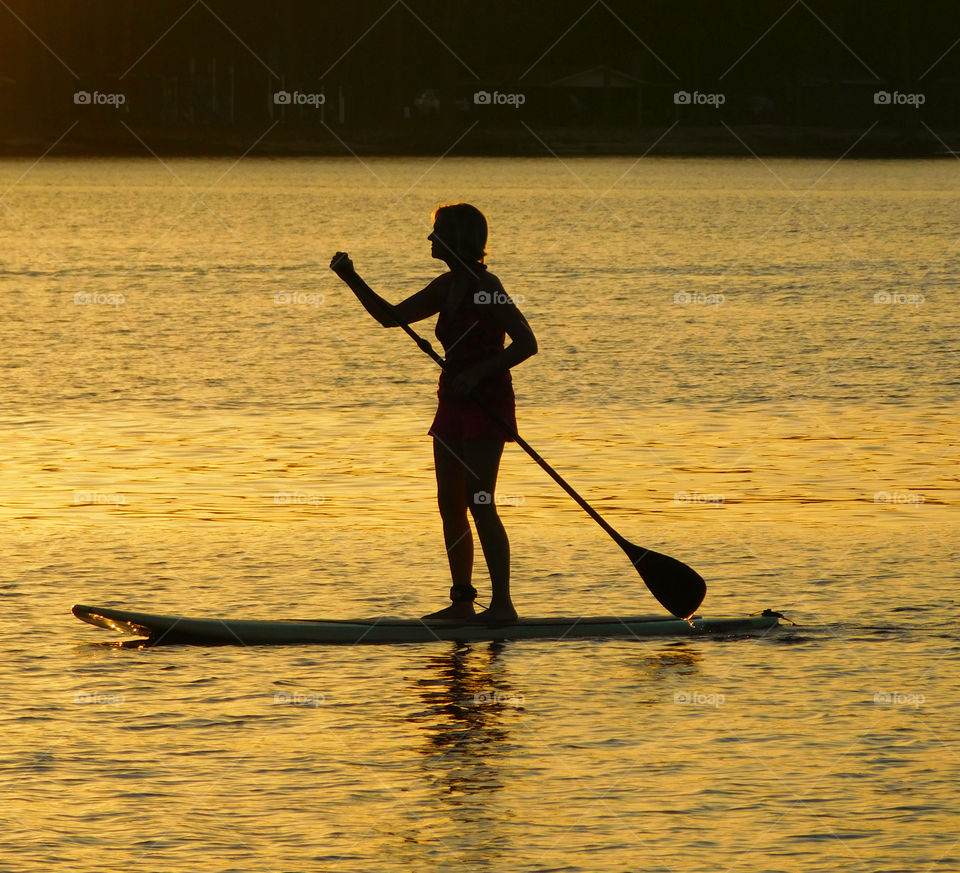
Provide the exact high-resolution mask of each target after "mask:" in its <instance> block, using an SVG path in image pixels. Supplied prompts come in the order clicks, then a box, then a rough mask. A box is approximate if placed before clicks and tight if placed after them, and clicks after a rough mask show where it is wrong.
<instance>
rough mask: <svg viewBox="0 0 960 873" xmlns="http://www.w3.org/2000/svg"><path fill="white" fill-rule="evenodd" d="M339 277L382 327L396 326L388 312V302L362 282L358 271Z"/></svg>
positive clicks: (389, 311)
mask: <svg viewBox="0 0 960 873" xmlns="http://www.w3.org/2000/svg"><path fill="white" fill-rule="evenodd" d="M340 278H341V279H343V281H344V282H345V283H346V284H347V286H348V287H349V288H350V290H351V291H353V293H354V294H356V295H357V299H358V300H359V301H360V302H361V303H362V304H363V308H364V309H366V310H367V312H369V313H370V315H371V316H373V318H375V319H376V320H377V321H378V322H379V323H380V324H381V325H383V327H396V326H397V320H396V319H395V318H394V317H393V316H392V315H391V314H390V313H391V306H390V304H389V303H387V301H386V300H384V299H383V298H382V297H381V296H380V295H379V294H377V292H376V291H374V290H373V289H372V288H371V287H370V286H369V285H368V284H367V283H366V282H364V281H363V279H361V278H360V276H359V274H358V273H352V274H348V275H346V276H341V277H340Z"/></svg>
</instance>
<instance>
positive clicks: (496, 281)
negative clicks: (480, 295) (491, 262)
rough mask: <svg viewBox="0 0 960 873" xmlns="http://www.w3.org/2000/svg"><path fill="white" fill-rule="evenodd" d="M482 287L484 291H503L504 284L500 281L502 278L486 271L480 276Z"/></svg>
mask: <svg viewBox="0 0 960 873" xmlns="http://www.w3.org/2000/svg"><path fill="white" fill-rule="evenodd" d="M479 279H480V287H481V288H482V289H483V290H484V291H502V290H503V282H501V281H500V277H499V276H497V274H496V273H491V272H490V271H489V270H484V271H483V272H482V273H481V274H480V276H479Z"/></svg>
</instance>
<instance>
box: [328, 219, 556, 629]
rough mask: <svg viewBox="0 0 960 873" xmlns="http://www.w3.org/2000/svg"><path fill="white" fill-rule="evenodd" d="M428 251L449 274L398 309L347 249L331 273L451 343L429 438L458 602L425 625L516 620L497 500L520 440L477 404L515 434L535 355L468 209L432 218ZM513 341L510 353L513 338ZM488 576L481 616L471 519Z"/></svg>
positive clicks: (393, 321)
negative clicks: (432, 325)
mask: <svg viewBox="0 0 960 873" xmlns="http://www.w3.org/2000/svg"><path fill="white" fill-rule="evenodd" d="M427 239H429V240H430V242H431V244H432V248H431V250H430V254H431V256H432V257H434V258H437V259H438V260H441V261H444V262H445V263H446V265H447V267H448V268H449V269H448V271H447V272H445V273H441V274H440V275H439V276H437V278H436V279H434V280H433V281H432V282H431V283H430V284H429V285H427V287H426V288H424V289H423V290H422V291H418V292H417V293H416V294H413V295H412V296H410V297H408V298H407V299H406V300H404V301H403V302H402V303H399V304H397V305H396V306H395V307H394V308H393V312H394V314H395V318H393V317H391V316H390V315H389V312H390V309H389V307H388V306H386V305H385V301H384V300H383V298H381V297H380V296H379V295H378V294H376V293H375V292H374V291H373V290H372V289H371V288H370V286H369V285H367V283H366V282H364V281H363V279H361V278H360V276H359V275H358V274H357V272H356V270H354V268H353V263H352V262H351V260H350V258H349V257H348V256H347V254H346V253H345V252H337V253H336V254H335V255H334V256H333V260H332V261H331V262H330V268H331V269H332V270H333V271H334V272H335V273H336V274H337V275H338V276H339V277H340V278H341V279H342V280H343V281H344V282H345V283H346V284H347V285H349V286H350V289H351V290H352V291H353V293H354V294H356V295H357V298H358V299H359V300H360V302H361V303H362V304H363V306H364V308H365V309H366V310H367V312H369V313H370V315H372V316H373V317H374V318H375V319H376V320H377V321H378V322H379V323H380V324H381V325H383V327H396V326H398V324H400V323H401V322H402V323H404V324H410V323H412V322H415V321H420V320H421V319H424V318H429V317H430V316H432V315H439V317H438V319H437V327H436V335H437V339H439V340H440V342H441V343H442V345H443V350H444V353H445V358H446V368H445V369H444V370H443V372H441V374H440V386H439V389H438V391H437V396H438V399H439V403H438V406H437V414H436V416H435V418H434V420H433V424H432V425H431V427H430V430H429V431H428V433H429V434H430V436H432V437H433V459H434V465H435V467H436V472H437V500H438V503H439V506H440V518H441V520H442V522H443V538H444V542H445V544H446V548H447V558H448V560H449V562H450V574H451V576H452V578H453V586H452V587H451V588H450V600H451V601H452V603H451V605H450V606H448V607H446V608H445V609H441V610H439V611H438V612H433V613H431V614H430V615H426V616H424V618H428V619H433V618H441V619H465V620H470V619H474V620H477V621H488V622H511V621H516V618H517V611H516V610H515V609H514V607H513V603H512V601H511V599H510V543H509V541H508V540H507V534H506V531H505V530H504V529H503V523H502V522H501V521H500V516H499V515H498V514H497V503H496V499H495V494H496V487H497V473H498V471H499V468H500V457H501V455H502V454H503V445H504V442H506V441H508V440H509V441H511V442H512V441H513V437H511V436H510V435H509V434H506V433H505V432H504V430H503V428H502V427H501V426H500V425H499V424H497V423H496V421H494V420H493V418H492V417H491V416H489V415H488V414H487V413H486V412H484V410H483V408H482V407H481V406H480V405H479V404H478V403H477V402H476V400H475V398H477V397H479V398H481V399H482V401H483V404H484V406H486V407H488V408H491V409H493V410H494V411H495V412H496V413H497V415H498V416H499V417H500V418H502V419H503V420H504V421H505V422H506V423H507V424H509V425H510V426H511V427H512V428H513V429H514V430H516V417H515V409H514V394H513V384H512V380H511V377H510V368H511V367H514V366H516V365H517V364H519V363H520V362H521V361H525V360H526V359H527V358H529V357H530V356H531V355H534V354H536V352H537V340H536V337H535V336H534V335H533V331H532V330H531V329H530V325H529V324H527V320H526V319H525V318H524V317H523V315H522V314H521V313H520V310H519V309H517V307H516V306H515V305H514V303H513V301H512V300H511V299H510V297H509V296H508V295H507V294H506V292H505V291H504V290H503V285H502V284H501V283H500V280H499V279H498V278H497V277H496V276H494V275H493V274H492V273H490V272H489V271H488V270H487V266H486V264H484V262H483V261H484V258H485V257H486V245H487V220H486V218H484V215H483V213H482V212H481V211H480V210H479V209H477V208H476V207H475V206H471V205H470V204H468V203H457V204H451V205H447V206H441V207H439V208H438V209H436V210H435V211H434V213H433V232H432V233H431V234H430V236H428V237H427ZM507 335H509V337H510V339H511V343H510V345H509V346H507V347H506V348H504V341H505V337H506V336H507ZM468 512H469V514H470V515H471V516H473V523H474V525H475V526H476V528H477V536H478V537H479V538H480V545H481V547H482V549H483V555H484V558H485V559H486V562H487V568H488V569H489V571H490V582H491V587H492V597H491V600H490V607H489V609H486V610H484V611H483V612H481V613H479V614H477V613H476V612H475V610H474V606H473V601H474V600H475V599H476V596H477V590H476V588H474V587H473V584H472V575H473V536H472V534H471V532H470V524H469V522H468V519H467V513H468Z"/></svg>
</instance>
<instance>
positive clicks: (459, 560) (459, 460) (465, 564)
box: [423, 437, 475, 618]
mask: <svg viewBox="0 0 960 873" xmlns="http://www.w3.org/2000/svg"><path fill="white" fill-rule="evenodd" d="M462 454H463V450H462V447H461V446H460V445H456V446H453V445H446V444H444V443H443V442H441V441H440V440H438V439H437V438H436V437H434V440H433V462H434V467H435V468H436V472H437V504H438V505H439V507H440V520H441V522H442V523H443V542H444V545H445V546H446V548H447V560H448V561H449V563H450V577H451V579H452V580H453V589H454V590H456V589H460V592H461V593H463V594H466V593H467V592H468V590H470V589H471V579H472V577H473V534H472V533H471V531H470V523H469V522H468V521H467V470H466V468H465V466H464V458H463V457H462ZM474 613H475V610H474V608H473V600H472V599H464V600H457V601H454V603H452V604H451V605H450V606H448V607H447V608H446V609H441V610H439V611H438V612H432V613H430V614H429V615H425V616H423V617H424V618H470V617H471V616H472V615H474Z"/></svg>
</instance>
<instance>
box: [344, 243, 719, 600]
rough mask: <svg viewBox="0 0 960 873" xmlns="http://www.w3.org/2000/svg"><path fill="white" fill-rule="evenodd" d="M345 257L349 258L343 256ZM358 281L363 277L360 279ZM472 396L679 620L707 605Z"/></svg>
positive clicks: (678, 567) (683, 575)
mask: <svg viewBox="0 0 960 873" xmlns="http://www.w3.org/2000/svg"><path fill="white" fill-rule="evenodd" d="M343 257H346V256H345V255H343ZM338 260H339V258H337V257H336V256H335V257H334V261H333V263H331V265H330V266H331V269H333V264H334V263H336V262H337V261H338ZM357 278H359V276H358V277H357ZM360 281H361V282H362V281H363V280H362V279H361V280H360ZM364 284H365V283H364ZM367 287H369V286H367ZM374 297H375V299H377V300H378V301H380V303H381V304H382V306H383V308H384V311H385V312H386V313H388V314H389V315H390V317H391V318H392V319H393V320H394V321H395V322H396V323H397V324H398V325H399V326H400V327H402V328H403V329H404V331H406V333H407V334H408V335H409V336H410V338H411V339H412V340H413V341H414V342H415V343H416V344H417V345H418V346H419V347H420V349H421V351H423V352H424V353H425V354H427V355H429V356H430V357H431V358H433V360H434V361H435V362H436V363H437V364H438V365H439V366H440V368H441V369H443V370H445V369H446V362H445V361H444V360H443V358H441V357H440V355H438V354H437V353H436V351H434V348H433V346H431V345H430V343H429V342H428V341H427V340H425V339H424V338H423V337H422V336H420V334H418V333H417V332H416V331H415V330H413V328H411V327H410V325H409V324H406V323H404V322H403V321H401V320H400V319H399V318H397V315H396V310H395V309H394V307H393V305H392V304H390V303H389V302H388V301H386V300H384V299H383V298H382V297H380V296H379V295H374ZM471 397H472V398H473V400H474V401H475V402H476V404H477V405H478V406H479V407H480V408H481V409H482V410H483V411H484V412H485V413H486V414H487V415H488V416H490V418H491V419H493V420H494V421H495V422H496V423H497V424H498V425H500V427H501V428H502V429H503V431H504V432H505V433H507V434H509V435H510V437H512V438H513V440H514V441H515V442H516V443H517V445H518V446H520V448H522V449H523V450H524V451H525V452H526V453H527V454H528V455H529V456H530V457H531V458H533V460H534V461H536V462H537V463H538V464H539V465H540V466H541V467H542V468H543V469H544V470H545V471H546V472H547V473H548V474H549V476H550V478H551V479H553V481H554V482H556V483H557V484H558V485H559V486H560V487H561V488H562V489H563V490H564V491H566V492H567V494H569V495H570V496H571V497H572V498H573V499H574V500H576V501H577V503H578V504H579V505H580V507H581V508H582V509H583V510H584V511H585V512H586V513H587V515H589V516H590V518H592V519H593V520H594V521H595V522H596V523H597V524H599V525H600V527H602V528H603V529H604V530H605V531H606V532H607V533H608V534H609V535H610V537H611V538H612V539H613V541H614V542H615V543H616V544H617V545H618V546H620V548H621V549H623V551H624V552H625V553H626V556H627V557H628V558H629V559H630V563H631V564H633V566H634V568H635V569H636V571H637V572H638V573H639V574H640V578H641V579H643V581H644V583H646V586H647V588H649V589H650V592H651V593H652V594H653V596H654V597H656V598H657V600H659V601H660V603H661V604H662V605H663V606H664V607H665V608H666V609H667V611H668V612H671V613H673V615H675V616H677V618H689V617H690V616H691V615H693V614H694V613H695V612H696V611H697V608H698V607H699V606H700V604H701V603H702V602H703V598H704V596H705V595H706V593H707V586H706V583H705V582H704V581H703V578H702V577H701V576H700V574H699V573H697V572H696V570H694V569H692V568H691V567H688V566H687V565H686V564H684V563H683V562H682V561H678V560H677V559H676V558H671V557H670V556H669V555H663V554H661V553H660V552H654V551H653V550H652V549H645V548H642V547H641V546H637V545H634V544H633V543H631V542H630V541H629V540H627V539H626V538H625V537H623V536H621V535H620V534H619V533H618V532H617V531H616V530H614V529H613V527H611V525H609V524H608V523H607V522H606V521H605V520H604V519H603V518H602V517H601V515H600V513H599V512H597V511H596V510H595V509H594V508H593V507H592V506H591V505H590V504H589V503H587V501H586V500H584V499H583V498H582V497H581V496H580V495H579V494H578V493H577V492H576V491H575V490H574V489H573V487H572V486H571V485H570V484H569V483H568V482H567V480H566V479H564V478H563V477H562V476H561V475H560V474H559V473H558V472H557V471H556V470H554V469H553V467H551V466H550V465H549V464H548V463H547V462H546V461H545V460H544V459H543V458H541V457H540V455H539V453H538V452H536V451H535V450H534V449H533V447H532V446H531V445H530V444H529V443H528V442H527V441H526V440H525V439H523V437H521V436H520V434H518V433H517V432H516V431H515V430H514V429H513V428H512V427H510V425H508V424H507V423H506V422H505V421H504V420H503V418H501V417H500V415H498V414H497V412H496V411H495V410H493V409H491V408H490V407H489V406H488V405H487V404H486V403H484V402H483V399H482V398H481V397H479V396H477V394H475V393H474V394H472V395H471Z"/></svg>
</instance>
